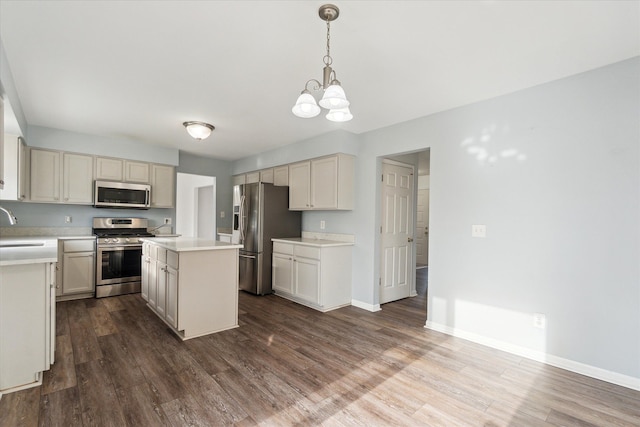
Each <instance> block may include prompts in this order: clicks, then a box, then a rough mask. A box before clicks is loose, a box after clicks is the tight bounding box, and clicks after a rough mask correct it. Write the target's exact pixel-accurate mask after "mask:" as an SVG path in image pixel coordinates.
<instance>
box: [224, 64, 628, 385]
mask: <svg viewBox="0 0 640 427" xmlns="http://www.w3.org/2000/svg"><path fill="white" fill-rule="evenodd" d="M639 75H640V58H633V59H631V60H628V61H623V62H620V63H617V64H613V65H611V66H608V67H604V68H601V69H597V70H593V71H591V72H587V73H583V74H580V75H576V76H573V77H569V78H566V79H562V80H558V81H555V82H552V83H548V84H545V85H540V86H537V87H534V88H531V89H527V90H523V91H520V92H516V93H513V94H509V95H505V96H502V97H498V98H495V99H492V100H488V101H484V102H480V103H476V104H473V105H469V106H466V107H462V108H457V109H454V110H450V111H446V112H443V113H439V114H434V115H431V116H428V117H423V118H420V119H417V120H413V121H409V122H406V123H402V124H399V125H396V126H391V127H387V128H383V129H380V130H377V131H374V132H369V133H366V134H363V135H360V136H357V137H355V136H354V137H355V138H356V141H357V148H356V149H355V151H356V152H357V156H358V158H357V161H356V171H357V172H356V182H355V186H356V188H355V193H356V195H357V198H356V201H355V209H354V210H353V211H351V212H333V213H318V212H315V213H309V214H305V216H304V221H303V229H305V230H307V227H309V226H310V225H312V224H315V222H316V219H319V218H320V215H322V216H326V217H327V230H325V231H326V232H350V233H353V234H355V235H356V245H355V247H354V252H353V254H354V266H353V292H352V294H353V298H354V299H356V300H359V301H362V302H364V303H365V304H370V305H372V306H375V305H376V304H377V303H378V301H379V300H378V289H377V282H378V280H377V277H378V276H377V274H378V271H379V261H378V260H379V256H378V233H376V230H377V228H378V226H379V222H380V218H379V209H377V206H379V196H378V193H379V184H378V181H379V180H378V176H379V173H380V158H381V157H385V156H389V155H392V154H395V153H404V152H411V151H416V150H421V149H425V148H431V174H430V188H431V190H430V191H431V204H430V258H429V266H430V268H429V296H428V320H429V325H430V326H431V327H433V328H438V329H441V330H445V331H447V332H449V333H457V334H461V335H465V336H466V337H468V338H474V339H476V340H478V341H482V342H485V343H488V344H492V345H495V346H498V347H502V348H506V349H509V350H510V351H514V352H520V353H521V354H526V355H528V356H531V357H535V356H536V355H538V356H540V355H541V356H542V357H544V358H546V359H547V360H549V361H551V362H553V363H556V364H560V365H562V364H563V363H564V365H565V366H566V367H569V368H570V369H573V370H577V371H582V372H585V373H588V374H590V375H593V376H597V377H600V378H604V379H608V380H610V381H614V382H617V383H620V384H625V385H627V386H631V387H635V388H640V219H639V218H640V150H639V145H640V142H639V141H640V128H639V127H638V117H640V99H639V97H638V93H640V82H639V78H638V76H639ZM323 141H324V139H323ZM315 142H316V144H314V140H309V141H304V143H301V144H295V145H291V146H289V147H287V150H288V151H289V152H288V153H287V158H295V159H302V158H304V157H305V156H307V155H309V157H312V156H311V154H312V150H311V149H310V147H314V150H317V149H318V148H317V147H318V146H322V144H321V143H320V142H321V141H320V139H318V141H315ZM334 148H335V147H328V148H327V149H326V151H325V152H324V154H329V153H330V152H332V151H333V150H334ZM320 154H321V153H318V152H317V151H313V155H314V156H316V155H320ZM268 157H269V159H270V161H272V160H271V159H272V158H273V157H274V156H273V153H272V152H270V153H269V156H268ZM262 160H263V157H262V156H261V155H258V156H254V157H251V158H249V159H243V160H242V161H239V162H237V163H236V167H234V171H235V172H236V173H237V172H242V171H244V170H249V168H251V167H253V166H255V165H258V164H261V162H262ZM269 163H270V162H267V165H266V166H269ZM472 224H486V226H487V238H485V239H478V238H472V237H471V225H472ZM533 313H543V314H545V315H546V320H547V328H546V330H540V329H536V328H533V326H532V323H533Z"/></svg>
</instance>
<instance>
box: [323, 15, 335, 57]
mask: <svg viewBox="0 0 640 427" xmlns="http://www.w3.org/2000/svg"><path fill="white" fill-rule="evenodd" d="M330 43H331V21H329V20H328V19H327V54H326V55H325V56H324V58H322V60H323V61H324V65H331V63H333V58H331V44H330Z"/></svg>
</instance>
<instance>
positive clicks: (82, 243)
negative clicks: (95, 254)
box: [62, 239, 95, 252]
mask: <svg viewBox="0 0 640 427" xmlns="http://www.w3.org/2000/svg"><path fill="white" fill-rule="evenodd" d="M94 246H95V240H86V239H85V240H65V241H64V242H63V243H62V248H63V249H62V250H63V251H65V252H92V251H93V250H94Z"/></svg>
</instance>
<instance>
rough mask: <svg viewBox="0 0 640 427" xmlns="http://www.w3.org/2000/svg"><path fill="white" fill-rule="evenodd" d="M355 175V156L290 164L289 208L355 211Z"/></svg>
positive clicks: (323, 158) (340, 156) (331, 157)
mask: <svg viewBox="0 0 640 427" xmlns="http://www.w3.org/2000/svg"><path fill="white" fill-rule="evenodd" d="M353 176H354V157H353V156H350V155H347V154H335V155H332V156H327V157H321V158H318V159H312V160H309V161H305V162H299V163H294V164H291V165H289V209H290V210H351V209H353V179H354V178H353Z"/></svg>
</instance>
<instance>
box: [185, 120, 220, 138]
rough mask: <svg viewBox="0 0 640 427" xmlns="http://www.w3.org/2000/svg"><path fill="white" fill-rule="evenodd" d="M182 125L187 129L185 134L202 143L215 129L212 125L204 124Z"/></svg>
mask: <svg viewBox="0 0 640 427" xmlns="http://www.w3.org/2000/svg"><path fill="white" fill-rule="evenodd" d="M182 125H183V126H184V127H185V128H187V132H188V133H189V135H191V137H192V138H194V139H197V140H198V141H202V140H203V139H207V138H208V137H209V135H211V131H213V130H214V129H215V127H214V126H213V125H210V124H209V123H205V122H184V123H182Z"/></svg>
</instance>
